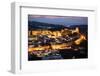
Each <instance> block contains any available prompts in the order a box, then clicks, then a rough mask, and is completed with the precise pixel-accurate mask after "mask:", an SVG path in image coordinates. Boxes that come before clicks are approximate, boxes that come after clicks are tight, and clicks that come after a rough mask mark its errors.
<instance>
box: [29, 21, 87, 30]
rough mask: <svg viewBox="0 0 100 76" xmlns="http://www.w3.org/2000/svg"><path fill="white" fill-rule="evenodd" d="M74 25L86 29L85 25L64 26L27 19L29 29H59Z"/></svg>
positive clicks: (72, 27)
mask: <svg viewBox="0 0 100 76" xmlns="http://www.w3.org/2000/svg"><path fill="white" fill-rule="evenodd" d="M76 27H79V28H80V29H83V30H84V31H86V29H87V25H71V26H64V25H58V24H50V23H43V22H37V21H28V29H29V30H38V29H48V30H61V29H64V28H69V29H74V28H76Z"/></svg>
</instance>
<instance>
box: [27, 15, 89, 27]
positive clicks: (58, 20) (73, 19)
mask: <svg viewBox="0 0 100 76" xmlns="http://www.w3.org/2000/svg"><path fill="white" fill-rule="evenodd" d="M28 21H38V22H44V23H50V24H60V25H65V26H70V25H87V24H88V17H78V16H48V15H28Z"/></svg>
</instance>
